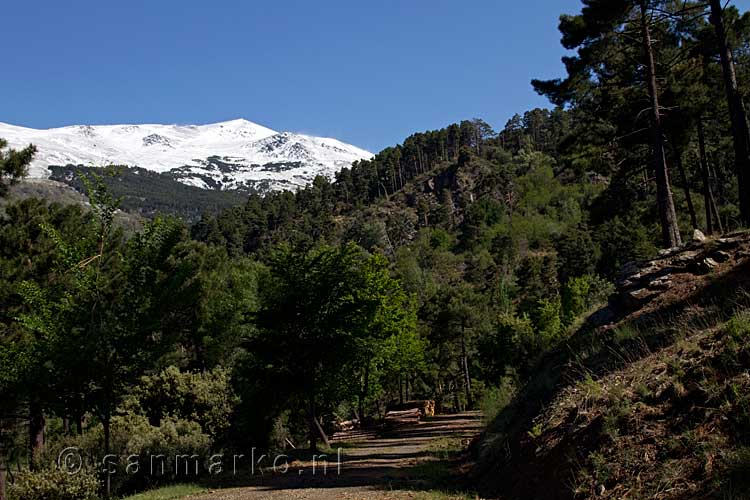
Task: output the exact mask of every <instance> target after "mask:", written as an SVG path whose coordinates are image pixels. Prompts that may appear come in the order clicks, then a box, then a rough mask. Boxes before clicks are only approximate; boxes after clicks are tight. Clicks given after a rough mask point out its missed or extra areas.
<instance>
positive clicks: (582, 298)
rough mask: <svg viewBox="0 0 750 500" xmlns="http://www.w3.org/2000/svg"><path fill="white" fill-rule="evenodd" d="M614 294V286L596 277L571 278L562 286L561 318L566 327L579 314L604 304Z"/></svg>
mask: <svg viewBox="0 0 750 500" xmlns="http://www.w3.org/2000/svg"><path fill="white" fill-rule="evenodd" d="M612 292H614V286H613V285H612V284H611V283H609V282H607V281H606V280H604V279H602V278H600V277H599V276H596V275H590V274H587V275H583V276H578V277H575V278H571V279H570V280H568V282H567V283H565V286H563V291H562V296H561V301H562V317H563V322H564V323H565V324H566V325H570V324H572V323H573V321H574V320H575V319H576V318H577V317H578V316H580V315H581V314H583V313H585V312H587V311H589V310H590V309H591V308H592V307H594V306H597V305H600V304H602V303H604V302H606V300H607V298H608V297H609V295H610V294H611V293H612Z"/></svg>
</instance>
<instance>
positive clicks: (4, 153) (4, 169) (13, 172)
mask: <svg viewBox="0 0 750 500" xmlns="http://www.w3.org/2000/svg"><path fill="white" fill-rule="evenodd" d="M35 154H36V147H35V146H33V145H31V144H30V145H29V146H28V147H26V148H24V149H22V150H20V151H18V150H15V149H12V148H8V141H6V140H5V139H3V138H1V137H0V198H3V197H4V196H6V195H7V194H8V188H10V186H11V185H12V184H15V183H16V182H18V181H19V180H20V179H21V178H23V177H24V176H26V173H27V171H28V168H29V164H30V163H31V160H32V159H33V158H34V155H35Z"/></svg>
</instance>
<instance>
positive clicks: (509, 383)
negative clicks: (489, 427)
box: [480, 377, 516, 422]
mask: <svg viewBox="0 0 750 500" xmlns="http://www.w3.org/2000/svg"><path fill="white" fill-rule="evenodd" d="M515 395H516V383H515V382H514V381H513V380H512V379H511V378H510V377H503V378H502V379H501V380H500V384H499V385H498V386H497V387H488V388H486V389H485V391H484V394H483V395H482V400H481V402H480V407H481V409H482V418H483V419H484V420H485V421H486V422H492V421H493V420H495V418H497V416H498V415H500V412H502V411H503V410H504V409H505V408H507V406H508V405H509V404H510V403H511V401H513V398H514V397H515Z"/></svg>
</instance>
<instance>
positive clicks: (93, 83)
mask: <svg viewBox="0 0 750 500" xmlns="http://www.w3.org/2000/svg"><path fill="white" fill-rule="evenodd" d="M734 3H735V4H736V5H738V7H739V8H741V9H742V10H745V9H747V8H750V0H741V1H736V2H734ZM578 10H580V2H579V0H524V1H521V2H508V1H501V0H487V1H484V0H481V1H480V0H463V1H461V2H458V1H455V0H454V1H443V0H379V1H362V0H360V1H353V0H349V1H343V0H331V1H327V0H318V1H316V2H304V1H294V0H286V1H283V2H270V1H265V2H257V1H249V0H245V1H239V0H238V1H232V2H230V1H222V0H214V1H205V0H204V1H193V0H182V1H166V0H151V1H142V0H128V1H125V2H102V1H96V2H94V1H73V2H59V1H50V0H46V1H35V0H26V1H23V2H20V1H19V2H6V4H5V5H4V6H3V37H2V38H3V41H2V44H1V48H0V53H1V54H2V59H3V61H2V63H3V77H1V78H0V121H3V122H8V123H13V124H17V125H24V126H30V127H37V128H47V127H55V126H62V125H70V124H78V123H87V124H104V123H125V122H128V123H143V122H151V123H208V122H214V121H220V120H227V119H232V118H246V119H248V120H251V121H255V122H258V123H260V124H262V125H266V126H268V127H271V128H274V129H277V130H291V131H296V132H305V133H311V134H315V135H326V136H333V137H337V138H339V139H342V140H344V141H347V142H351V143H353V144H355V145H358V146H361V147H364V148H367V149H370V150H372V151H378V150H380V149H382V148H383V147H386V146H389V145H393V144H396V143H398V142H401V140H402V139H403V138H405V137H406V136H408V135H409V134H411V133H413V132H415V131H422V130H426V129H434V128H439V127H442V126H444V125H447V124H449V123H452V122H455V121H458V120H461V119H465V118H472V117H481V118H484V119H485V120H487V121H488V122H489V123H490V124H491V125H493V126H494V127H495V128H502V126H503V125H504V124H505V122H506V121H507V119H508V118H509V117H510V116H511V115H512V114H513V113H515V112H523V111H524V110H527V109H530V108H532V107H535V106H544V105H546V101H545V100H544V99H542V98H541V97H539V96H537V95H535V94H534V92H533V91H532V89H531V87H530V85H529V80H530V79H531V78H535V77H537V78H545V77H555V76H560V75H562V73H563V68H562V65H561V63H560V57H561V56H562V55H563V49H562V48H561V47H560V45H559V34H558V32H557V21H558V16H559V15H560V14H561V13H563V12H568V13H575V12H577V11H578Z"/></svg>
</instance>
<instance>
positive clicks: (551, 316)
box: [534, 297, 563, 349]
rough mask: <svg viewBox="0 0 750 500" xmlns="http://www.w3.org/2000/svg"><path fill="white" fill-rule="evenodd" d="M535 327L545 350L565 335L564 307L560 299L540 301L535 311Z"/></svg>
mask: <svg viewBox="0 0 750 500" xmlns="http://www.w3.org/2000/svg"><path fill="white" fill-rule="evenodd" d="M534 326H535V327H536V330H537V334H538V335H539V337H540V339H541V341H542V348H543V349H548V348H549V347H551V346H552V345H554V344H555V342H557V340H558V339H559V338H560V336H561V335H562V333H563V324H562V307H561V304H560V299H559V298H558V297H555V298H553V299H542V300H540V301H539V303H538V305H537V309H536V311H534Z"/></svg>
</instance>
